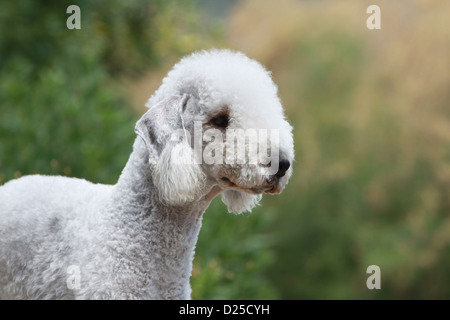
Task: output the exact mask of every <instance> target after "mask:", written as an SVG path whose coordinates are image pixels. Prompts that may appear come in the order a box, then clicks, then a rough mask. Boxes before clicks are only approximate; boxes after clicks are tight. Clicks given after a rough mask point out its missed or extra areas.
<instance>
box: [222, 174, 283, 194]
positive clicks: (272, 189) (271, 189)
mask: <svg viewBox="0 0 450 320" xmlns="http://www.w3.org/2000/svg"><path fill="white" fill-rule="evenodd" d="M283 180H284V179H283ZM284 185H285V182H284V183H282V181H281V180H280V181H278V182H274V183H269V182H267V183H265V184H263V185H256V186H242V185H239V184H237V183H235V182H233V181H231V180H230V179H229V178H227V177H221V178H220V181H219V186H220V188H222V189H224V190H225V189H232V190H236V191H241V192H245V193H248V194H254V195H258V194H262V193H271V194H277V193H281V191H283V188H284Z"/></svg>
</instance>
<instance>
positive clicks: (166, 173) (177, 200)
mask: <svg viewBox="0 0 450 320" xmlns="http://www.w3.org/2000/svg"><path fill="white" fill-rule="evenodd" d="M189 99H190V96H189V95H187V94H185V95H183V96H172V97H169V98H167V99H165V100H162V101H161V102H159V103H158V104H156V105H154V106H151V107H150V110H149V111H147V113H145V114H144V115H143V116H142V117H141V119H140V120H139V121H138V122H137V123H136V127H135V132H136V133H137V134H138V136H140V137H141V138H142V139H143V140H144V141H145V143H146V145H147V148H148V150H149V165H150V167H151V170H152V180H153V183H154V185H155V186H156V188H157V189H158V192H159V196H160V199H161V201H163V202H165V203H167V204H169V205H183V204H184V203H186V202H191V201H196V200H199V198H200V197H201V196H202V191H203V188H204V184H205V181H206V175H205V174H204V172H203V170H202V169H201V166H200V165H199V164H196V163H195V161H194V152H193V149H192V147H191V141H190V140H191V139H190V134H189V132H187V131H186V130H185V128H184V120H183V115H184V113H185V111H186V106H187V104H188V101H189Z"/></svg>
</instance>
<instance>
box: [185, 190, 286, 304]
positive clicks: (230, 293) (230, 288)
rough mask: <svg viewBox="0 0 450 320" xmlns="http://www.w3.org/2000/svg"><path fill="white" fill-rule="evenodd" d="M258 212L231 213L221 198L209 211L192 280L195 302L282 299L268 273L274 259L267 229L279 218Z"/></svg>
mask: <svg viewBox="0 0 450 320" xmlns="http://www.w3.org/2000/svg"><path fill="white" fill-rule="evenodd" d="M258 209H259V208H258ZM258 209H256V210H254V212H253V213H251V214H242V215H233V214H229V213H226V208H225V206H224V205H223V203H222V202H221V201H220V199H218V198H217V199H215V200H214V201H213V203H212V204H211V206H210V207H209V208H208V209H207V210H206V212H205V214H204V217H203V226H202V229H201V231H200V236H199V241H198V243H197V249H196V252H197V253H198V254H196V257H195V260H194V270H193V277H192V281H191V283H192V291H193V298H194V299H276V298H278V293H277V290H276V288H275V287H274V286H273V285H271V284H270V283H269V281H268V278H267V276H266V274H265V272H266V270H267V268H268V266H270V265H271V264H272V263H273V259H274V252H273V246H274V244H275V243H274V239H273V235H271V234H269V233H268V232H267V226H268V225H269V224H270V223H271V222H272V221H273V220H274V217H275V216H274V212H273V211H271V210H258Z"/></svg>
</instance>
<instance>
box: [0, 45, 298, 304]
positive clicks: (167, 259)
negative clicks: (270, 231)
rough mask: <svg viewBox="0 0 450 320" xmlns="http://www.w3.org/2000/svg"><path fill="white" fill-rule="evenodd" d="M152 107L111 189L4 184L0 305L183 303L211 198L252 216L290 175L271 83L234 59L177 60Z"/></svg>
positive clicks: (40, 182) (24, 181)
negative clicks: (24, 301) (1, 302)
mask: <svg viewBox="0 0 450 320" xmlns="http://www.w3.org/2000/svg"><path fill="white" fill-rule="evenodd" d="M147 107H148V108H149V111H148V112H147V113H146V114H144V115H143V116H142V118H141V119H140V120H139V121H138V122H137V124H136V133H137V135H138V136H137V138H136V140H135V143H134V146H133V152H132V154H131V156H130V158H129V160H128V162H127V164H126V166H125V168H124V170H123V172H122V174H121V176H120V178H119V180H118V182H117V184H115V185H112V186H108V185H100V184H93V183H90V182H88V181H86V180H82V179H75V178H65V177H58V176H52V177H50V176H39V175H34V176H25V177H22V178H20V179H16V180H13V181H10V182H8V183H6V184H5V185H4V186H2V187H1V188H0V297H1V298H4V299H5V298H6V299H8V298H9V299H15V298H16V299H25V298H28V299H187V298H190V293H191V288H190V284H189V278H190V275H191V270H192V259H193V256H194V247H195V244H196V241H197V236H198V232H199V229H200V226H201V220H202V214H203V212H204V211H205V210H206V208H207V207H208V205H209V203H210V202H211V200H212V199H213V198H214V197H215V196H217V195H218V194H221V196H222V200H223V201H224V203H225V204H226V205H227V207H228V209H229V211H231V212H236V213H239V212H244V211H249V210H251V209H252V208H253V207H254V206H255V205H256V204H257V203H258V202H259V200H260V199H261V194H262V193H264V192H266V193H280V192H281V191H282V189H283V188H284V186H285V184H286V183H287V181H288V179H289V177H290V175H291V173H292V167H291V163H292V161H293V157H294V153H293V152H294V151H293V139H292V127H291V126H290V125H289V123H288V122H287V121H286V120H285V116H284V113H283V108H282V106H281V103H280V100H279V98H278V96H277V87H276V86H275V84H274V83H273V82H272V80H271V77H270V73H269V72H267V71H266V70H265V69H264V68H263V67H262V66H261V65H260V64H259V63H257V62H255V61H253V60H250V59H249V58H247V57H246V56H245V55H243V54H241V53H236V52H231V51H228V50H212V51H208V52H200V53H195V54H192V55H190V56H188V57H186V58H184V59H182V60H181V61H180V62H179V63H178V64H177V65H175V67H174V68H173V70H172V71H170V72H169V74H168V75H167V76H166V78H165V79H164V80H163V83H162V85H161V87H160V88H159V89H158V90H157V91H156V92H155V94H154V95H153V96H152V97H151V98H150V100H149V101H148V104H147ZM249 129H252V130H253V131H252V132H250V133H253V135H251V134H250V133H249V132H248V130H249ZM244 130H245V131H244ZM247 133H249V134H248V136H247ZM243 135H244V136H243ZM255 154H256V156H255ZM274 155H275V156H274ZM251 159H253V162H252V161H250V160H251Z"/></svg>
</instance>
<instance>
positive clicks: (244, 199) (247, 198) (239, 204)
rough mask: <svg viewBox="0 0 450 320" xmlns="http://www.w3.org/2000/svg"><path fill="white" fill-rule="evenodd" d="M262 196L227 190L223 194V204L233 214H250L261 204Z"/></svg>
mask: <svg viewBox="0 0 450 320" xmlns="http://www.w3.org/2000/svg"><path fill="white" fill-rule="evenodd" d="M261 198H262V195H254V194H249V193H245V192H241V191H237V190H225V191H223V192H222V202H223V203H225V205H226V206H227V209H228V211H229V212H231V213H243V212H246V211H247V212H250V211H252V209H253V208H254V207H256V206H257V205H258V204H259V201H260V200H261Z"/></svg>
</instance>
